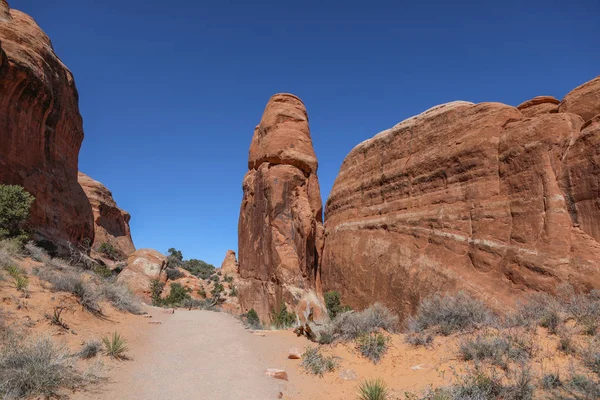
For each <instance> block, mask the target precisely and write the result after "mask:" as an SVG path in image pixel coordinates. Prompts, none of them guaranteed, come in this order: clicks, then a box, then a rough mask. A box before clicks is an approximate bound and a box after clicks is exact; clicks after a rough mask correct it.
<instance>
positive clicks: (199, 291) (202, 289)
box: [196, 288, 206, 299]
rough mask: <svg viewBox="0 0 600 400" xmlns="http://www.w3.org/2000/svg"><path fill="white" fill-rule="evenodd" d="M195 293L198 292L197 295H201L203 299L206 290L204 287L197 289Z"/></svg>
mask: <svg viewBox="0 0 600 400" xmlns="http://www.w3.org/2000/svg"><path fill="white" fill-rule="evenodd" d="M196 293H198V296H200V297H202V298H203V299H205V298H206V290H204V288H200V289H198V291H197V292H196Z"/></svg>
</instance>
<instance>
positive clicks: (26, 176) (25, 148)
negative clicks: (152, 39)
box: [0, 0, 94, 245]
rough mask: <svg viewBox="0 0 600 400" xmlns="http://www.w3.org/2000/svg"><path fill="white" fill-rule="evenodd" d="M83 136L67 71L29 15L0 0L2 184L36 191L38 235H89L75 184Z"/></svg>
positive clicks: (62, 238)
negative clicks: (11, 7)
mask: <svg viewBox="0 0 600 400" xmlns="http://www.w3.org/2000/svg"><path fill="white" fill-rule="evenodd" d="M82 141H83V124H82V119H81V115H80V114H79V106H78V95H77V89H76V88H75V82H74V81H73V75H72V74H71V72H70V71H69V70H68V69H67V67H65V65H64V64H63V63H62V62H61V61H60V60H59V58H58V57H57V56H56V54H55V53H54V50H53V49H52V44H51V43H50V39H48V37H47V36H46V35H45V34H44V32H42V30H41V29H40V28H39V27H38V25H37V24H36V23H35V21H34V20H33V19H32V18H31V17H29V16H28V15H26V14H23V13H22V12H20V11H17V10H10V9H9V7H8V4H7V3H6V2H5V1H4V0H0V142H1V143H2V146H0V183H3V184H16V185H21V186H23V187H25V189H26V190H27V191H29V192H30V193H31V194H33V195H34V196H35V197H36V201H35V203H34V205H33V209H32V213H31V221H30V222H31V223H30V225H31V227H32V228H33V230H34V231H35V232H36V238H37V239H49V240H52V241H55V242H57V244H59V245H66V243H67V242H72V243H78V242H81V241H83V240H84V239H88V240H89V241H93V238H94V227H93V217H92V210H91V207H90V204H89V201H88V200H87V197H86V196H85V193H84V192H83V190H82V189H81V187H80V186H79V184H78V183H77V164H78V156H79V148H80V146H81V143H82Z"/></svg>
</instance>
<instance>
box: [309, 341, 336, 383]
mask: <svg viewBox="0 0 600 400" xmlns="http://www.w3.org/2000/svg"><path fill="white" fill-rule="evenodd" d="M301 365H302V367H303V368H304V369H305V370H306V371H308V372H310V373H311V374H314V375H320V376H323V374H325V372H333V371H335V369H336V368H337V366H338V359H337V358H336V357H333V356H330V357H325V356H324V355H323V354H321V349H320V348H319V347H307V348H306V350H305V351H304V353H303V354H302V364H301Z"/></svg>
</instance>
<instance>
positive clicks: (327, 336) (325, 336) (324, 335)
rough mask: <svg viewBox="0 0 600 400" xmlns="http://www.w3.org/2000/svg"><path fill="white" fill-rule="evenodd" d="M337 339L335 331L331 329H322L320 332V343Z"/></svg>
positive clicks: (327, 342) (318, 339) (329, 342)
mask: <svg viewBox="0 0 600 400" xmlns="http://www.w3.org/2000/svg"><path fill="white" fill-rule="evenodd" d="M334 340H335V337H334V335H333V333H332V332H331V331H329V330H322V331H320V332H319V336H318V338H317V342H319V344H331V343H333V341H334Z"/></svg>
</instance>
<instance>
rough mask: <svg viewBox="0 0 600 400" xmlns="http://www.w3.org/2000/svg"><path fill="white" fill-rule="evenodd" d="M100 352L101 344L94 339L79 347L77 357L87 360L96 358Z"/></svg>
mask: <svg viewBox="0 0 600 400" xmlns="http://www.w3.org/2000/svg"><path fill="white" fill-rule="evenodd" d="M100 350H102V343H100V342H99V341H98V340H95V339H93V340H88V341H86V342H85V343H84V344H83V346H81V350H79V353H77V355H78V356H79V357H80V358H83V359H86V360H87V359H90V358H94V357H96V355H97V354H98V353H99V352H100Z"/></svg>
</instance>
